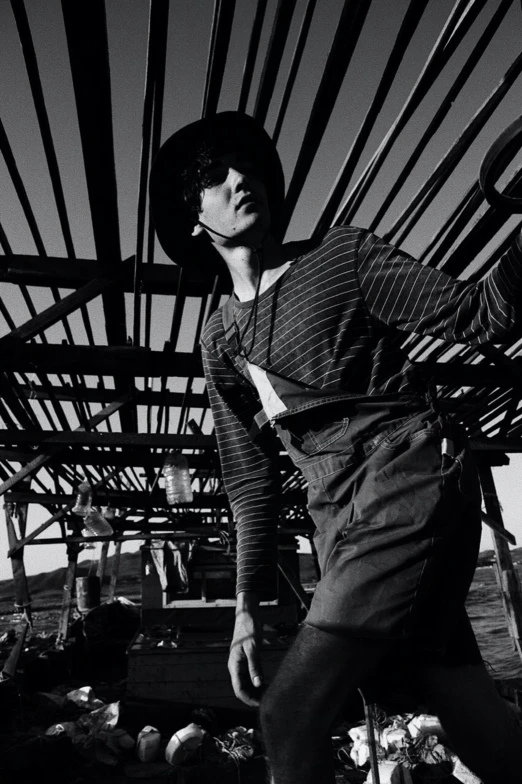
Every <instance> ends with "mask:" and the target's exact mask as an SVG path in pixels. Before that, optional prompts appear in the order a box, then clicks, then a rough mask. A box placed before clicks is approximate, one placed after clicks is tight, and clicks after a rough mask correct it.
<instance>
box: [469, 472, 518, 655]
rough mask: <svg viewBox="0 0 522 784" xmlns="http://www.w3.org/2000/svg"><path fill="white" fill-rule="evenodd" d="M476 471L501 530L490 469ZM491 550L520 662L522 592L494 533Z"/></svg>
mask: <svg viewBox="0 0 522 784" xmlns="http://www.w3.org/2000/svg"><path fill="white" fill-rule="evenodd" d="M478 469H479V475H480V484H481V486H482V495H483V498H484V505H485V507H486V512H487V514H488V515H490V516H491V517H493V518H494V520H495V521H496V522H497V524H498V526H499V527H500V528H504V521H503V519H502V511H501V508H500V502H499V500H498V496H497V491H496V489H495V481H494V479H493V472H492V470H491V467H490V466H488V465H487V464H486V463H485V462H483V463H481V464H480V463H479V466H478ZM493 547H494V549H495V556H496V557H495V574H496V577H497V584H498V589H499V592H500V596H501V599H502V604H503V606H504V613H505V615H506V621H507V625H508V629H509V634H510V636H511V639H512V640H513V644H514V647H515V649H516V651H517V652H518V655H519V656H520V658H521V659H522V589H521V586H520V581H519V579H518V575H517V573H516V571H515V567H514V566H513V559H512V558H511V552H510V549H509V545H508V543H507V542H506V541H505V539H504V538H502V537H501V536H499V535H498V534H497V533H496V532H495V531H493Z"/></svg>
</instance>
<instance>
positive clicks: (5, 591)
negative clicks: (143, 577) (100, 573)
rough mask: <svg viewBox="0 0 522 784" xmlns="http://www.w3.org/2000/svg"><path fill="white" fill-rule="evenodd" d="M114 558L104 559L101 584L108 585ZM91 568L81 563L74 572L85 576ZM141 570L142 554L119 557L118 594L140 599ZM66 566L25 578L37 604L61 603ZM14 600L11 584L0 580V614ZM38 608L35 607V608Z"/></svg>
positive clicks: (87, 563)
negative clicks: (103, 572) (105, 562)
mask: <svg viewBox="0 0 522 784" xmlns="http://www.w3.org/2000/svg"><path fill="white" fill-rule="evenodd" d="M113 560H114V556H113V555H112V556H109V558H107V568H106V570H105V579H104V584H108V583H109V580H110V574H111V570H112V563H113ZM90 567H91V562H90V561H82V562H81V563H79V564H78V567H77V570H76V576H77V577H86V576H87V575H88V574H89V570H90ZM140 568H141V554H140V553H139V552H136V553H123V554H122V555H121V557H120V568H119V572H118V575H119V576H118V586H117V593H118V592H119V593H120V595H125V596H128V597H129V598H132V597H131V594H132V596H139V592H140ZM65 572H66V569H65V567H63V568H60V569H55V570H54V571H52V572H40V573H39V574H33V575H30V576H29V577H28V578H27V583H28V587H29V595H30V596H31V599H33V600H37V602H38V604H39V605H41V604H47V603H56V602H60V601H61V595H62V589H63V584H64V580H65ZM95 572H96V564H94V566H93V573H95ZM13 601H14V591H13V581H12V580H1V581H0V611H2V610H3V611H4V612H5V609H4V608H5V607H6V606H7V607H8V608H10V605H11V606H12V603H13ZM35 608H37V605H35Z"/></svg>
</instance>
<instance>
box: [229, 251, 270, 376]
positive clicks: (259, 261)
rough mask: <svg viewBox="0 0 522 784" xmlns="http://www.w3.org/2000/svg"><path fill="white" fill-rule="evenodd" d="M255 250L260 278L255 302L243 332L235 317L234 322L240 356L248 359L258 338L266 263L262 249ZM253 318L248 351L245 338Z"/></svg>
mask: <svg viewBox="0 0 522 784" xmlns="http://www.w3.org/2000/svg"><path fill="white" fill-rule="evenodd" d="M253 250H254V253H255V254H256V258H257V266H258V278H257V285H256V291H255V294H254V302H253V304H252V307H251V308H250V313H249V314H248V319H247V322H246V324H245V326H244V328H243V331H242V332H241V331H240V329H239V325H238V323H237V320H236V318H235V317H234V324H235V327H236V334H237V344H238V347H239V350H238V355H239V356H240V357H242V358H243V359H246V360H247V361H248V358H249V357H250V354H251V353H252V349H253V348H254V343H255V340H256V330H257V311H258V305H259V291H260V289H261V278H262V276H263V267H264V264H263V261H264V259H263V253H262V251H261V252H260V249H259V248H254V249H253ZM252 318H253V319H254V325H253V329H252V338H251V340H250V346H249V348H248V351H247V350H246V349H245V348H244V347H243V339H244V337H245V336H246V333H247V331H248V328H249V327H250V322H251V321H252Z"/></svg>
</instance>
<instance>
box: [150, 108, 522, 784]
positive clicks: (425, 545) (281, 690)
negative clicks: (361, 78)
mask: <svg viewBox="0 0 522 784" xmlns="http://www.w3.org/2000/svg"><path fill="white" fill-rule="evenodd" d="M283 198H284V184H283V174H282V168H281V163H280V161H279V158H278V155H277V152H276V150H275V147H274V146H273V144H272V142H271V140H270V139H269V137H268V136H267V134H266V133H265V131H264V130H263V129H262V128H260V127H259V126H258V125H257V123H256V122H255V121H254V120H253V119H252V118H250V117H248V116H246V115H243V114H240V113H236V112H225V113H222V114H218V115H216V116H215V117H213V118H210V119H205V120H202V121H199V122H196V123H193V124H191V125H189V126H187V127H185V128H183V129H182V130H181V131H178V132H177V133H176V134H174V135H173V136H172V137H171V138H170V139H169V140H168V141H167V142H166V143H165V144H164V146H163V147H162V149H161V150H160V152H159V154H158V156H157V158H156V160H155V162H154V165H153V170H152V174H151V207H152V213H153V218H154V222H155V226H156V231H157V233H158V237H159V239H160V242H161V244H162V246H163V248H164V249H165V251H166V253H167V254H168V255H169V256H170V258H172V259H173V260H174V261H175V262H177V263H178V264H181V265H184V266H185V267H186V268H187V269H189V270H190V269H195V270H197V271H199V272H204V273H205V274H208V275H215V274H216V273H217V272H218V270H219V268H220V266H223V264H224V265H225V266H226V268H227V269H228V271H229V273H230V275H231V277H232V282H233V287H234V294H233V296H232V298H231V300H230V301H229V303H227V305H226V306H225V307H224V309H223V310H218V311H217V312H216V313H214V314H213V316H212V317H211V318H210V320H209V322H208V324H207V326H206V328H205V331H204V335H203V339H202V346H203V359H204V365H205V375H206V380H207V386H208V391H209V396H210V401H211V405H212V411H213V416H214V423H215V428H216V434H217V438H218V445H219V450H220V457H221V462H222V468H223V477H224V482H225V487H226V490H227V493H228V496H229V499H230V503H231V506H232V509H233V512H234V518H235V520H236V524H237V538H238V581H237V615H236V625H235V630H234V637H233V642H232V646H231V652H230V659H229V670H230V673H231V678H232V683H233V686H234V690H235V693H236V695H237V696H238V697H239V698H240V699H242V700H243V701H244V702H246V703H247V704H250V705H258V704H260V719H261V725H262V729H263V735H264V739H265V743H266V749H267V756H268V759H269V763H270V767H271V772H272V776H273V782H274V784H312V783H313V784H327V783H328V784H330V783H331V782H333V781H334V773H333V768H332V761H331V756H332V755H331V750H330V746H329V744H330V738H329V733H330V730H331V726H332V723H333V722H334V720H335V718H336V716H337V714H338V712H339V710H340V708H341V706H342V705H343V703H344V702H345V700H346V699H347V698H348V697H349V696H350V695H351V694H353V692H354V691H355V690H356V689H357V688H358V687H359V686H360V685H361V684H362V683H363V682H365V681H366V680H367V679H368V677H369V676H370V675H371V674H372V673H374V672H376V671H378V670H379V667H380V665H382V664H383V662H384V661H385V660H386V659H387V657H389V656H390V655H393V656H395V657H396V658H397V657H399V658H400V659H401V660H402V661H403V662H407V663H408V667H409V672H410V673H411V677H412V679H413V680H415V682H416V683H417V684H418V686H419V688H420V689H421V690H422V694H423V697H424V698H425V700H426V702H427V703H428V704H429V706H430V708H431V710H433V711H434V712H436V713H437V714H438V716H439V717H440V719H441V721H442V723H443V726H444V728H445V730H446V732H447V733H448V735H449V737H450V740H451V742H452V745H453V746H454V748H455V750H456V752H457V754H458V755H459V756H460V757H461V758H462V759H463V761H464V762H465V763H467V764H468V765H469V766H470V767H471V768H472V769H473V770H474V771H475V772H476V773H477V775H479V776H481V777H482V779H483V781H484V783H485V784H492V783H493V782H499V781H502V782H504V783H507V782H515V781H518V780H519V778H520V775H521V774H520V771H522V743H521V739H522V737H521V735H520V733H519V730H518V727H517V723H516V721H515V719H514V718H513V716H512V715H511V712H510V711H509V709H508V708H507V707H506V705H505V703H504V702H503V700H501V699H500V698H499V697H498V695H497V693H496V690H495V688H494V685H493V683H492V681H491V680H490V678H489V676H488V675H487V673H486V670H485V667H484V665H483V663H482V660H481V657H480V654H479V652H478V649H477V646H476V643H475V640H474V636H473V633H472V631H471V627H470V624H469V621H468V619H467V616H466V613H465V610H464V600H465V597H466V594H467V591H468V587H469V584H470V582H471V579H472V576H473V571H474V568H475V563H476V556H477V553H478V546H479V540H480V492H479V486H478V480H477V475H476V472H475V470H474V468H473V466H472V463H471V458H470V454H469V448H468V446H467V443H466V438H465V434H464V433H463V432H462V430H461V429H459V428H458V427H456V426H454V425H452V424H451V423H449V422H447V421H446V420H445V418H444V417H443V416H441V415H440V413H439V412H438V410H437V405H436V400H434V398H433V396H432V395H431V394H430V392H429V390H428V389H427V388H426V385H425V383H424V382H423V381H422V380H421V379H419V378H417V377H416V376H415V374H414V373H413V372H412V367H411V364H410V363H409V361H408V357H407V355H406V354H405V352H404V351H402V350H401V348H400V344H401V342H402V340H403V334H402V333H403V332H404V331H410V332H415V333H417V334H419V335H433V336H436V337H440V338H444V339H446V340H452V341H456V342H457V341H458V342H467V343H475V344H478V343H482V342H484V341H492V342H495V343H500V342H502V341H507V340H508V339H509V338H510V336H512V334H513V330H514V329H515V325H516V323H517V319H518V318H519V309H520V305H519V303H520V302H521V292H522V250H521V246H519V245H518V242H519V240H517V244H515V245H514V246H513V248H511V249H510V250H509V251H508V253H507V254H506V255H505V256H504V257H503V259H502V260H501V261H500V262H499V264H498V265H497V267H496V268H495V269H494V270H493V271H492V272H491V273H490V274H489V276H488V278H487V279H486V280H485V281H483V282H480V283H477V284H467V283H465V282H463V281H458V280H453V279H451V278H449V277H448V276H446V275H444V274H442V273H440V272H438V271H436V270H432V269H430V268H426V267H424V266H423V265H421V264H419V263H418V262H416V261H414V260H412V259H410V258H408V257H407V256H406V255H405V254H403V253H401V252H400V251H398V250H397V249H395V248H392V247H390V246H388V245H386V244H385V243H383V242H382V241H381V240H379V239H378V238H377V237H375V236H374V235H372V234H370V233H368V232H366V231H364V230H361V229H355V228H351V227H337V228H335V229H332V230H331V231H330V232H328V234H327V235H326V237H325V239H324V240H323V242H321V243H320V244H319V245H318V246H317V247H315V248H312V249H308V250H307V251H306V252H302V248H301V249H299V248H298V249H297V250H296V246H295V245H294V246H287V245H283V244H282V243H281V241H280V229H279V220H280V217H281V214H282V204H283ZM267 423H270V424H271V425H272V427H270V424H267ZM275 433H277V435H278V436H279V438H280V439H281V441H282V442H283V445H284V447H285V449H286V450H287V451H288V453H289V455H290V457H291V458H292V460H293V461H294V463H295V465H296V466H298V467H299V468H300V469H301V471H302V473H303V475H304V477H305V478H306V480H307V481H308V502H309V510H310V514H311V516H312V518H313V520H314V522H315V525H316V528H317V530H316V533H315V545H316V548H317V552H318V557H319V562H320V566H321V580H320V581H319V583H318V586H317V589H316V591H315V594H314V598H313V601H312V605H311V608H310V611H309V613H308V615H307V617H306V620H305V622H304V624H303V625H302V628H301V629H300V631H299V633H298V636H297V638H296V640H295V643H294V645H293V646H292V648H291V649H290V651H289V653H288V654H287V656H286V658H285V660H284V662H283V663H282V665H281V667H280V669H279V671H278V674H277V676H276V678H275V680H274V681H273V682H272V684H270V685H269V686H268V689H267V690H266V692H265V691H264V684H263V676H262V672H261V669H260V665H259V614H258V605H259V601H260V599H263V598H264V597H266V598H272V597H273V596H274V590H275V589H274V584H275V579H276V528H277V519H278V514H279V506H278V504H279V501H278V493H279V481H278V479H279V477H278V471H277V453H278V444H277V442H276V439H275ZM261 696H262V699H261Z"/></svg>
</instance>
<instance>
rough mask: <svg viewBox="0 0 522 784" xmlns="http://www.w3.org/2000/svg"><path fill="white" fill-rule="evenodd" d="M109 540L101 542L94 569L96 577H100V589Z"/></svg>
mask: <svg viewBox="0 0 522 784" xmlns="http://www.w3.org/2000/svg"><path fill="white" fill-rule="evenodd" d="M109 545H110V541H109V540H106V541H104V542H102V546H101V550H100V560H99V561H98V568H97V570H96V577H99V579H100V590H101V588H102V587H103V578H104V576H105V568H106V566H107V554H108V552H109Z"/></svg>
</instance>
